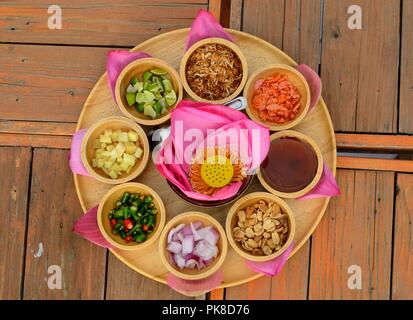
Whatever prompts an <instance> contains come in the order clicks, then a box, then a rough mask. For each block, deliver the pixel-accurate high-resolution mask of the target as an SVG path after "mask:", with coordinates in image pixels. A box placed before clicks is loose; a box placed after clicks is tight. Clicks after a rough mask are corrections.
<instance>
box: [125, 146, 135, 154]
mask: <svg viewBox="0 0 413 320" xmlns="http://www.w3.org/2000/svg"><path fill="white" fill-rule="evenodd" d="M137 148H138V147H137V146H135V145H134V144H128V145H127V146H126V150H125V152H126V153H127V154H134V153H135V151H136V149H137Z"/></svg>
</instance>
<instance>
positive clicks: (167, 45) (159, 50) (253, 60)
mask: <svg viewBox="0 0 413 320" xmlns="http://www.w3.org/2000/svg"><path fill="white" fill-rule="evenodd" d="M188 31H189V29H179V30H175V31H172V32H168V33H164V34H162V35H159V36H156V37H154V38H151V39H149V40H147V41H145V42H143V43H141V44H139V45H138V46H136V47H135V48H134V49H132V51H145V52H147V53H148V54H150V55H152V56H154V57H156V58H159V59H163V60H165V61H167V62H168V63H169V64H171V65H172V66H173V67H174V68H175V69H176V70H178V69H179V65H180V62H181V58H182V56H183V55H184V44H185V40H186V38H187V35H188ZM228 32H230V33H231V35H232V36H233V37H234V39H235V42H236V44H237V45H238V46H239V47H240V48H241V50H242V51H243V52H244V54H245V56H246V58H247V61H248V67H249V71H250V73H253V72H254V71H255V70H257V69H259V68H261V67H263V66H265V65H267V64H274V63H284V64H288V65H292V66H293V65H295V64H296V63H295V62H294V61H293V60H292V59H291V58H290V57H288V56H287V55H286V54H285V53H283V52H282V51H281V50H279V49H277V48H276V47H274V46H273V45H271V44H269V43H268V42H266V41H264V40H262V39H259V38H257V37H254V36H252V35H250V34H247V33H243V32H239V31H234V30H228ZM113 115H122V114H121V112H120V110H119V108H118V107H117V106H116V104H115V101H114V99H113V97H112V93H111V92H110V90H109V86H108V82H107V76H106V73H105V74H104V75H103V76H102V77H101V78H100V79H99V81H98V82H97V83H96V85H95V87H94V88H93V90H92V92H91V93H90V95H89V97H88V99H87V100H86V102H85V105H84V107H83V110H82V113H81V115H80V118H79V121H78V123H77V128H76V129H77V130H79V129H83V128H88V127H89V126H91V125H92V124H93V123H95V122H96V121H98V120H99V119H102V118H104V117H108V116H113ZM294 130H297V131H300V132H302V133H304V134H307V135H309V136H310V137H312V138H313V139H314V140H315V141H316V142H317V143H318V146H319V147H320V149H321V152H322V154H323V157H324V161H325V162H326V163H327V164H328V166H329V167H330V169H331V170H332V171H333V173H334V174H335V171H336V142H335V137H334V130H333V125H332V122H331V119H330V115H329V113H328V110H327V107H326V105H325V103H324V101H323V99H320V102H319V103H318V105H317V106H316V107H314V109H313V110H311V112H310V113H309V114H308V115H307V116H306V117H305V119H304V120H303V121H302V122H301V123H300V124H299V125H298V126H297V127H295V128H294ZM74 179H75V185H76V191H77V194H78V197H79V200H80V203H81V205H82V208H83V210H84V211H85V212H86V211H87V210H89V209H90V208H92V207H94V206H96V205H97V204H98V203H99V200H100V199H101V197H102V196H103V195H104V194H105V193H106V191H108V190H109V189H110V188H111V187H113V186H112V185H110V184H104V183H101V182H99V181H96V180H94V179H92V178H89V177H84V176H80V175H74ZM136 181H138V182H141V183H144V184H147V185H148V186H150V187H151V188H153V189H154V190H156V191H157V192H158V193H159V195H160V196H161V197H162V200H163V201H164V203H165V207H166V211H167V221H168V220H170V219H171V218H172V217H174V216H175V215H177V214H179V213H181V212H185V211H203V212H206V213H209V214H211V215H212V216H214V217H215V218H217V219H218V220H219V221H220V223H221V224H222V225H223V226H224V225H225V218H226V214H227V212H228V210H229V208H230V206H231V204H227V205H225V206H222V207H219V208H199V207H195V206H192V205H190V204H188V203H187V202H185V201H184V200H182V199H181V198H180V197H179V196H178V195H177V194H176V193H175V192H174V191H172V189H171V188H170V186H169V185H168V183H167V182H166V180H165V179H164V178H163V177H162V176H161V175H160V174H159V173H158V171H157V170H156V168H155V166H154V164H153V162H152V161H149V164H148V166H147V168H146V170H145V171H144V173H143V174H142V175H141V176H139V177H138V178H137V179H136ZM255 191H264V189H263V188H262V187H261V185H260V183H259V182H258V179H257V178H256V177H254V181H253V182H252V183H251V185H250V186H249V188H248V190H247V191H246V192H248V193H249V192H255ZM285 201H286V202H287V203H288V204H289V205H290V206H291V209H292V210H293V212H294V215H295V219H296V224H297V228H296V235H295V239H294V243H295V247H294V250H293V252H292V254H294V253H295V252H297V251H298V250H299V249H300V248H301V247H302V246H303V244H304V243H305V242H306V241H307V239H308V238H309V237H310V235H311V234H312V233H313V232H314V229H315V228H316V227H317V225H318V223H319V222H320V220H321V218H322V216H323V214H324V211H325V210H326V207H327V205H328V202H329V198H318V199H311V200H291V199H286V200H285ZM112 253H113V254H114V255H115V256H116V257H117V258H119V259H120V260H121V261H123V262H124V263H125V264H126V265H128V266H129V267H130V268H132V269H134V270H136V271H137V272H139V273H141V274H143V275H145V276H147V277H148V278H151V279H154V280H156V281H159V282H162V283H166V275H167V272H168V271H167V270H166V268H165V267H164V266H163V264H162V262H161V259H160V257H159V254H158V243H154V244H152V245H151V246H149V247H147V248H145V249H143V250H142V251H139V253H136V252H133V251H129V252H128V251H121V250H116V249H113V250H112ZM222 271H223V273H224V282H223V283H222V285H221V288H224V287H230V286H235V285H239V284H242V283H244V282H247V281H251V280H254V279H256V278H258V277H260V276H261V275H260V274H258V273H255V272H253V271H252V270H250V269H248V268H247V267H246V266H245V263H244V260H243V258H241V257H240V256H239V255H238V254H236V253H235V251H234V250H232V249H231V248H228V254H227V257H226V259H225V262H224V264H223V267H222Z"/></svg>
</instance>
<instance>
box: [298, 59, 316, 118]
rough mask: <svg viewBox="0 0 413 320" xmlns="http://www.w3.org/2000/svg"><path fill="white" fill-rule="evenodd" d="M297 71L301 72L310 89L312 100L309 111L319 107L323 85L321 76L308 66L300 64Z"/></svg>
mask: <svg viewBox="0 0 413 320" xmlns="http://www.w3.org/2000/svg"><path fill="white" fill-rule="evenodd" d="M296 69H297V70H298V71H300V72H301V74H302V75H303V76H304V78H305V79H306V80H307V83H308V86H309V87H310V94H311V100H310V109H309V110H311V109H312V108H313V107H315V106H316V105H317V103H318V100H320V97H321V88H322V84H321V79H320V76H319V75H318V73H317V72H315V71H314V70H313V69H311V68H310V67H309V66H308V65H306V64H300V65H298V66H296Z"/></svg>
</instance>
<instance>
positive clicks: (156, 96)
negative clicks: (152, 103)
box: [154, 91, 163, 101]
mask: <svg viewBox="0 0 413 320" xmlns="http://www.w3.org/2000/svg"><path fill="white" fill-rule="evenodd" d="M154 95H155V99H156V100H158V101H159V100H161V99H162V98H163V95H162V93H161V92H160V91H158V92H155V93H154Z"/></svg>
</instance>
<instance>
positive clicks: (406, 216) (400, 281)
mask: <svg viewBox="0 0 413 320" xmlns="http://www.w3.org/2000/svg"><path fill="white" fill-rule="evenodd" d="M397 186H398V189H399V191H398V193H397V196H396V212H395V221H394V243H393V277H392V284H393V285H392V299H395V300H396V299H409V300H412V299H413V237H412V235H413V201H412V199H413V175H412V174H398V175H397Z"/></svg>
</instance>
